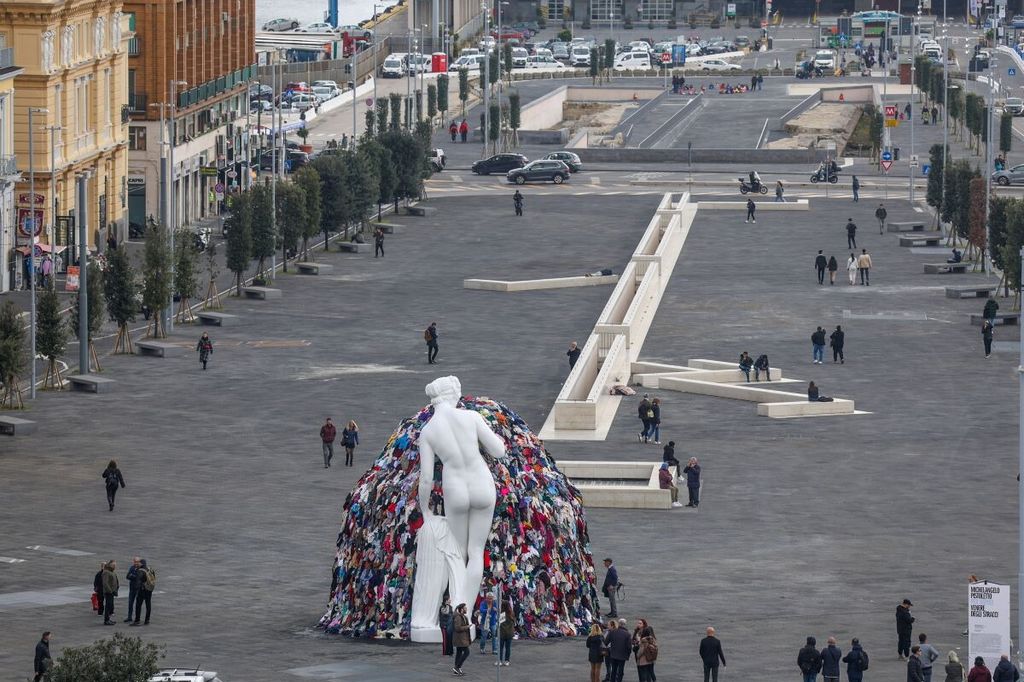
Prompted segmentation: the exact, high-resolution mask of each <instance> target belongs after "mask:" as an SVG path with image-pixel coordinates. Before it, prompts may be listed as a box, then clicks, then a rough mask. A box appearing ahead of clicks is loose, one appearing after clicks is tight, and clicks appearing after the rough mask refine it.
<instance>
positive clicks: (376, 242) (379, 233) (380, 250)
mask: <svg viewBox="0 0 1024 682" xmlns="http://www.w3.org/2000/svg"><path fill="white" fill-rule="evenodd" d="M378 256H380V257H381V258H383V257H384V228H383V227H378V228H377V229H376V230H374V231H373V257H374V258H377V257H378Z"/></svg>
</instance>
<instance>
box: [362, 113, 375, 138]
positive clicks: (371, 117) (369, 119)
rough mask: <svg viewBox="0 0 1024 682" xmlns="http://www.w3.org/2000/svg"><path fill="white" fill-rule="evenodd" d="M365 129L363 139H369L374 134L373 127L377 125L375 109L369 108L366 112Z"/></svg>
mask: <svg viewBox="0 0 1024 682" xmlns="http://www.w3.org/2000/svg"><path fill="white" fill-rule="evenodd" d="M363 120H364V123H365V128H366V129H365V130H364V131H363V139H364V140H369V139H372V138H373V136H374V132H373V128H374V126H375V125H377V114H375V113H374V112H373V109H367V110H366V114H364V118H363Z"/></svg>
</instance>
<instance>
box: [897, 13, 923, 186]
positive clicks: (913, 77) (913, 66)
mask: <svg viewBox="0 0 1024 682" xmlns="http://www.w3.org/2000/svg"><path fill="white" fill-rule="evenodd" d="M917 16H918V19H920V17H921V7H920V6H918V8H917ZM910 34H911V36H913V35H914V28H913V27H911V29H910ZM900 40H901V42H902V36H900ZM916 82H917V59H916V57H915V56H914V52H913V50H911V52H910V102H909V104H910V163H909V164H908V165H909V166H910V169H909V172H908V173H907V177H908V178H909V179H910V182H909V185H910V188H909V192H910V195H909V196H910V201H911V202H913V201H914V163H915V161H914V97H915V95H914V88H915V87H916V86H915V83H916ZM918 91H919V92H920V88H918ZM920 113H921V112H920V111H919V112H918V114H919V115H920Z"/></svg>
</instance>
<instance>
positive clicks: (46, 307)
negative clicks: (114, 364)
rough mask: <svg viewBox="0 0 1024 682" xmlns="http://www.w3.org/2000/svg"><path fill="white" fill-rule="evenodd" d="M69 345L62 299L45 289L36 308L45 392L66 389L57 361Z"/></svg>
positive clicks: (55, 293)
mask: <svg viewBox="0 0 1024 682" xmlns="http://www.w3.org/2000/svg"><path fill="white" fill-rule="evenodd" d="M115 250H116V249H115ZM67 345H68V329H67V327H66V326H65V323H64V318H62V317H61V314H60V298H59V297H58V296H57V292H56V291H54V290H53V289H49V288H44V289H43V291H42V293H41V294H40V296H39V304H38V306H37V307H36V353H38V354H39V355H41V356H43V357H44V358H46V373H45V374H44V375H43V389H44V390H45V389H48V388H52V389H56V390H58V391H59V390H61V389H62V388H64V380H63V379H61V376H60V369H58V367H57V359H58V358H59V357H60V356H62V355H64V349H65V348H66V347H67Z"/></svg>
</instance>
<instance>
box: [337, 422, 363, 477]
mask: <svg viewBox="0 0 1024 682" xmlns="http://www.w3.org/2000/svg"><path fill="white" fill-rule="evenodd" d="M357 445H359V425H358V424H356V422H355V420H354V419H350V420H349V422H348V426H346V427H345V430H344V431H342V432H341V447H343V448H345V466H347V467H350V466H352V464H353V463H354V462H355V455H354V454H353V453H355V450H356V446H357Z"/></svg>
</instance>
